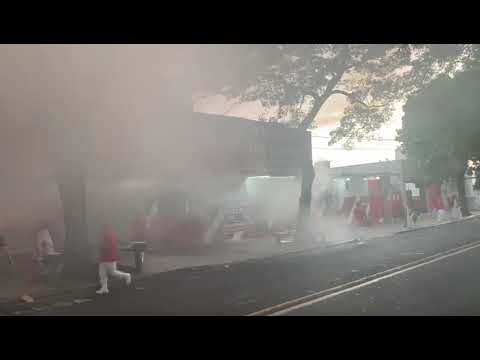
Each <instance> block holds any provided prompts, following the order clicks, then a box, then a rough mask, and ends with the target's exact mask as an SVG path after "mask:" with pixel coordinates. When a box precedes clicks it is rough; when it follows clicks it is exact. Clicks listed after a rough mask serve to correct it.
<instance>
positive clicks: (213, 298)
mask: <svg viewBox="0 0 480 360" xmlns="http://www.w3.org/2000/svg"><path fill="white" fill-rule="evenodd" d="M479 230H480V219H478V218H474V219H471V220H467V221H463V222H458V223H451V224H446V225H441V226H437V227H433V228H427V229H422V230H417V231H412V232H405V233H401V234H397V235H395V236H394V237H390V238H379V239H375V240H371V241H368V242H366V243H365V244H350V245H343V246H339V247H336V248H330V249H322V250H318V251H314V252H313V251H312V252H309V253H302V254H291V255H285V256H280V257H275V258H269V259H263V260H252V261H247V262H243V263H237V264H230V265H228V266H215V267H211V268H207V269H202V270H198V271H196V270H180V271H173V272H166V273H161V274H158V275H155V276H153V277H150V278H145V279H141V280H137V281H135V282H134V285H133V286H132V287H131V288H124V287H123V286H120V284H119V285H118V286H116V287H114V288H113V290H112V292H111V294H109V295H107V296H98V295H95V294H93V293H91V294H88V296H85V297H84V298H82V299H79V298H73V297H68V296H67V295H65V296H64V297H62V298H61V299H57V300H56V301H54V302H53V303H50V304H28V305H24V306H22V307H19V308H16V309H7V310H2V312H3V313H4V314H9V315H12V314H13V315H74V316H88V315H251V314H256V313H258V312H260V313H259V314H261V315H478V314H480V282H479V281H478V279H477V274H478V273H479V272H480V243H478V241H479V240H480V236H479V235H478V234H479ZM407 264H408V265H407ZM392 269H394V270H392ZM395 269H396V270H395ZM352 282H353V284H351V285H349V283H352ZM345 284H346V285H345ZM354 286H355V288H353V287H354ZM332 288H334V289H332ZM318 292H322V293H321V294H320V295H319V296H318V297H317V296H316V294H317V293H318ZM324 294H327V295H329V296H324ZM308 296H310V297H312V298H308V299H307V300H306V301H302V300H298V302H297V303H296V304H295V305H296V307H295V308H292V306H290V307H289V306H286V307H284V308H282V312H281V313H280V314H277V313H276V311H269V309H272V307H274V306H278V305H279V304H285V303H287V304H288V302H292V301H295V300H296V299H301V298H303V297H308ZM277 310H278V309H277ZM262 311H263V313H262ZM7 312H8V313H7ZM277 312H278V311H277Z"/></svg>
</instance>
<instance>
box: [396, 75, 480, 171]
mask: <svg viewBox="0 0 480 360" xmlns="http://www.w3.org/2000/svg"><path fill="white" fill-rule="evenodd" d="M404 112H405V115H404V118H403V130H402V131H400V132H399V140H400V141H402V143H403V145H402V146H403V151H404V152H405V153H406V154H407V155H408V157H409V159H410V160H411V161H416V162H417V163H418V164H419V166H418V169H419V171H423V173H424V175H425V176H426V177H427V178H428V179H430V180H438V179H441V178H445V177H449V176H455V175H458V174H459V173H461V172H462V171H465V170H466V168H467V164H468V163H467V162H468V160H470V163H469V164H468V167H469V168H470V171H473V170H475V169H476V168H477V167H478V164H479V162H478V159H480V142H479V141H478V140H479V135H480V69H471V70H468V71H465V72H461V73H457V74H456V76H455V77H453V78H451V77H449V76H441V77H439V78H438V79H436V80H434V81H433V82H432V83H431V84H430V86H429V87H428V88H426V89H424V90H423V91H422V92H420V93H419V94H417V95H415V96H412V97H411V98H410V99H409V100H408V101H407V103H406V104H405V106H404Z"/></svg>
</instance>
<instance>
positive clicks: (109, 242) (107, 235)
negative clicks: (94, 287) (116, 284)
mask: <svg viewBox="0 0 480 360" xmlns="http://www.w3.org/2000/svg"><path fill="white" fill-rule="evenodd" d="M117 261H118V240H117V237H116V235H115V232H114V231H113V228H112V226H111V225H105V226H104V228H103V238H102V247H101V250H100V264H99V266H98V275H99V278H100V285H101V288H100V290H98V291H97V294H108V276H109V275H110V276H113V277H115V278H119V279H122V280H124V281H125V283H126V284H127V285H130V283H131V282H132V276H131V275H130V274H128V273H125V272H122V271H119V270H117Z"/></svg>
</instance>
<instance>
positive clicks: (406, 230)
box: [393, 214, 480, 234]
mask: <svg viewBox="0 0 480 360" xmlns="http://www.w3.org/2000/svg"><path fill="white" fill-rule="evenodd" d="M477 217H480V214H476V215H470V216H466V217H464V218H461V219H457V220H451V221H444V222H441V223H437V224H432V225H424V226H419V227H414V228H409V229H405V230H400V231H396V232H394V233H393V234H403V233H407V232H412V231H417V230H422V229H430V228H434V227H437V226H441V225H447V224H455V223H461V222H464V221H468V220H471V219H475V218H477Z"/></svg>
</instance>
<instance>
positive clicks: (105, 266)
mask: <svg viewBox="0 0 480 360" xmlns="http://www.w3.org/2000/svg"><path fill="white" fill-rule="evenodd" d="M98 275H99V277H100V285H102V289H104V290H108V275H110V276H113V277H114V278H117V279H122V280H124V281H127V279H129V278H130V274H128V273H126V272H123V271H118V270H117V262H116V261H113V262H101V263H100V264H99V266H98Z"/></svg>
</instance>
